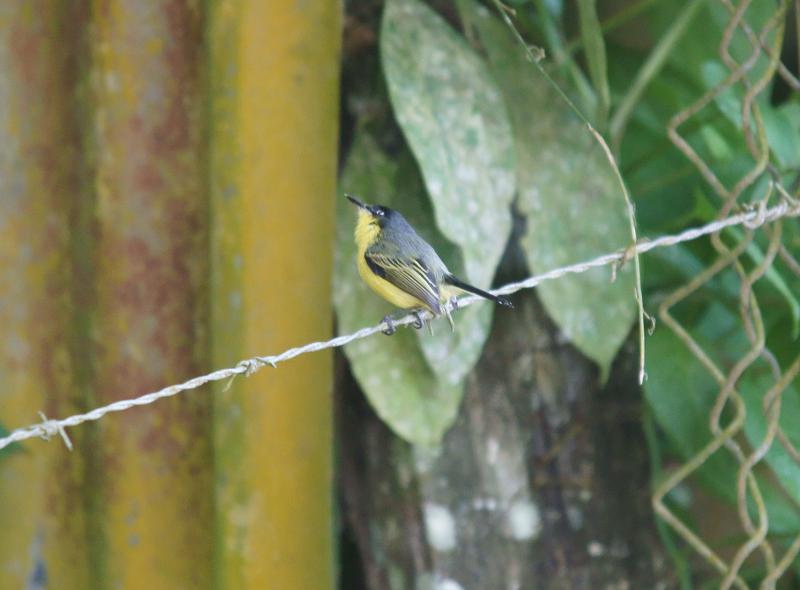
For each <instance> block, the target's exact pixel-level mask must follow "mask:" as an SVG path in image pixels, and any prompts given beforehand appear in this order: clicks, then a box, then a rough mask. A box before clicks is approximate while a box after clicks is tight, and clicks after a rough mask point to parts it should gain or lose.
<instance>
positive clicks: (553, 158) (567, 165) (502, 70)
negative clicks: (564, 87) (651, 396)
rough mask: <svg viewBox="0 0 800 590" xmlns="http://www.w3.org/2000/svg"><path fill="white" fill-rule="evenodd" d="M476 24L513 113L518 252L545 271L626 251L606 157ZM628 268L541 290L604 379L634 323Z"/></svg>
mask: <svg viewBox="0 0 800 590" xmlns="http://www.w3.org/2000/svg"><path fill="white" fill-rule="evenodd" d="M474 10H475V13H474V18H472V19H471V22H472V23H473V25H474V26H475V27H476V29H477V31H478V34H479V36H480V40H481V43H482V44H483V46H484V48H485V49H486V52H487V54H488V57H489V62H490V64H491V67H492V72H493V74H494V75H495V77H496V78H497V81H498V83H499V85H500V88H501V89H502V90H503V93H504V96H505V99H506V104H507V105H508V109H509V113H510V115H511V122H512V127H513V134H514V152H515V155H516V174H517V185H518V187H519V188H518V190H519V210H520V212H521V213H522V214H523V215H524V216H525V219H526V223H527V228H526V231H525V234H524V236H523V238H522V246H523V249H524V251H525V255H526V258H527V261H528V265H529V266H530V269H531V271H532V272H534V273H537V274H538V273H542V272H545V271H548V270H552V269H554V268H558V267H561V266H565V265H568V264H573V263H575V262H580V261H583V260H588V259H591V258H594V257H596V256H598V255H600V254H603V253H606V252H610V251H613V250H616V249H618V248H622V247H624V246H627V245H628V244H629V243H630V229H629V226H628V221H627V217H626V209H625V201H624V199H623V196H622V193H621V192H620V188H619V185H618V184H617V183H616V180H615V178H614V173H613V171H612V170H611V168H610V166H609V164H608V161H607V160H606V157H605V154H604V153H603V151H602V148H601V147H600V145H599V144H598V143H597V142H596V141H595V140H594V138H593V137H592V136H591V134H590V133H589V132H588V130H587V129H586V127H585V125H583V124H582V123H581V122H580V121H579V120H578V118H577V117H576V116H575V115H574V114H573V113H572V112H571V111H570V110H569V108H568V106H567V105H566V104H565V103H564V101H563V100H562V99H561V98H560V97H559V96H557V94H556V93H555V91H554V90H553V88H552V87H551V86H550V85H549V84H548V83H547V81H546V80H545V79H544V78H543V77H541V76H540V75H538V74H537V73H536V71H535V69H534V68H533V66H532V65H531V64H530V63H528V62H527V61H526V59H525V56H524V53H523V51H522V48H521V47H519V46H518V45H517V43H516V41H515V40H514V39H513V38H512V37H511V35H510V33H509V31H508V30H507V29H506V27H505V26H503V25H502V24H501V23H500V22H499V21H498V20H497V19H495V18H494V17H493V16H492V15H491V14H490V13H489V12H488V11H487V10H486V9H484V8H483V7H478V6H475V7H474ZM630 266H631V265H628V266H627V267H625V268H623V269H622V272H620V273H618V274H617V278H616V281H615V282H613V283H612V282H611V281H610V276H609V271H608V269H605V268H597V269H593V270H590V271H588V272H585V273H582V274H579V275H570V276H566V277H563V278H561V279H559V280H557V281H548V282H546V283H543V284H542V285H540V286H539V287H538V288H537V292H538V294H539V297H540V298H541V300H542V302H543V304H544V306H545V309H547V312H548V314H549V315H550V316H551V317H552V318H553V319H554V320H555V322H556V323H557V324H558V326H559V328H560V329H561V330H562V331H563V332H564V334H566V336H567V337H568V338H569V339H570V341H571V342H572V343H573V344H574V345H575V346H576V347H577V348H578V349H579V350H580V351H581V352H583V353H584V354H585V355H586V356H588V357H590V358H591V359H593V360H594V361H596V362H597V363H598V364H599V365H600V370H601V374H602V378H603V379H605V377H606V376H607V375H608V370H609V367H610V365H611V361H612V360H613V359H614V357H615V356H616V354H617V351H618V349H619V347H620V346H621V344H622V342H623V341H624V340H625V337H626V336H627V334H628V332H629V331H630V328H631V324H632V323H633V320H634V318H635V316H636V301H635V299H634V279H633V273H632V272H631V268H630Z"/></svg>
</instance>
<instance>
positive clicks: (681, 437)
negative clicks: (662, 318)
mask: <svg viewBox="0 0 800 590" xmlns="http://www.w3.org/2000/svg"><path fill="white" fill-rule="evenodd" d="M736 320H737V318H736V317H735V316H734V315H733V314H731V312H729V311H728V310H726V309H725V308H724V307H723V306H722V305H719V304H712V305H711V306H710V307H709V310H708V312H707V313H706V315H705V316H704V317H703V318H701V321H700V322H698V324H697V327H696V330H695V331H696V332H697V333H698V337H699V341H700V345H701V347H703V348H704V349H707V350H713V352H714V353H718V354H717V356H720V357H721V358H722V359H723V360H724V359H727V360H726V364H727V365H730V364H731V360H730V359H731V358H734V359H735V358H739V356H740V355H741V350H739V349H740V346H739V345H740V344H742V343H741V342H739V343H730V342H726V339H722V340H720V339H719V338H715V339H711V340H708V339H707V337H708V336H710V334H709V331H715V332H717V333H718V334H725V333H727V329H726V325H727V324H729V323H730V322H736ZM704 336H705V337H704ZM736 336H737V337H741V332H738V331H737V332H736ZM735 339H737V338H736V337H729V338H727V340H735ZM720 342H721V343H724V344H720ZM714 343H717V344H716V346H715V344H714ZM717 347H719V348H728V347H729V348H731V350H719V349H718V348H717ZM734 349H735V350H734ZM648 351H649V358H650V362H649V364H648V380H647V381H646V382H645V385H644V391H645V397H646V399H647V401H648V403H649V404H650V406H651V408H652V409H653V415H654V416H655V418H656V421H657V422H658V424H659V426H660V427H661V428H662V429H663V430H664V431H665V432H666V434H667V436H668V438H669V440H670V442H671V443H672V446H673V448H674V449H675V451H676V452H677V454H678V455H679V456H680V457H681V458H682V459H684V460H685V459H688V458H689V457H691V456H692V455H694V454H695V453H697V452H698V451H700V449H702V448H703V447H704V446H705V445H706V444H708V443H709V442H710V441H711V432H710V430H709V424H708V420H709V415H710V413H711V408H712V406H713V404H714V401H715V398H716V396H717V393H718V392H719V385H718V384H717V383H716V382H715V381H714V379H713V377H712V376H711V374H710V373H709V372H708V371H707V370H706V369H705V368H704V367H703V366H702V365H701V364H700V362H699V361H698V360H697V359H696V358H695V357H694V356H693V355H692V353H691V352H690V351H689V349H688V348H687V347H686V346H685V345H684V344H683V343H682V342H681V341H680V340H679V339H678V338H677V337H676V336H675V334H674V333H672V332H671V331H670V330H669V329H668V328H666V327H661V328H660V329H658V330H656V332H655V334H653V336H652V337H651V338H650V339H649V341H648ZM746 376H747V377H748V378H747V379H744V380H740V382H739V384H738V385H739V388H740V393H741V394H742V397H743V399H744V402H745V407H746V412H747V415H746V421H745V425H744V432H745V434H746V436H747V437H748V439H749V440H750V442H751V443H752V444H756V443H757V442H758V441H760V440H761V438H762V437H763V435H764V431H765V424H764V419H763V415H762V414H761V410H760V407H759V404H760V399H761V396H762V395H763V393H764V391H766V389H767V387H768V386H767V385H766V384H765V383H755V382H753V381H750V379H749V374H746ZM783 402H784V405H783V407H782V411H781V424H782V425H783V426H784V432H786V433H787V435H788V436H789V437H790V439H792V441H793V443H794V444H795V445H799V444H800V439H799V438H798V437H797V436H796V435H795V433H794V432H793V431H792V428H791V425H792V424H795V423H796V420H797V419H798V417H800V406H799V405H798V400H797V394H796V391H794V390H792V389H787V390H786V392H785V393H784V398H783ZM723 423H727V422H726V420H723ZM766 462H767V464H768V465H770V467H772V469H773V470H774V471H775V473H776V474H777V475H778V479H779V480H780V482H781V483H782V485H783V488H784V490H786V491H787V492H789V494H790V495H792V497H793V499H792V500H790V501H787V498H786V494H785V493H782V492H781V491H780V490H779V489H778V488H777V487H776V486H775V485H774V483H773V481H772V480H771V479H770V478H768V477H761V476H759V472H758V470H756V471H755V473H756V474H757V477H758V484H759V488H760V489H761V491H762V494H763V497H764V502H765V504H766V507H767V512H768V514H769V521H770V529H771V530H772V531H773V532H796V531H797V530H798V529H800V512H798V510H797V505H796V502H797V500H798V496H797V494H798V493H800V487H799V485H798V481H800V480H798V475H797V472H798V469H797V466H796V465H794V464H793V462H792V461H791V458H790V457H789V456H788V455H787V454H786V453H785V451H784V450H783V449H782V448H780V447H779V445H778V443H777V441H776V442H775V443H774V445H773V447H772V448H771V450H770V452H769V453H768V454H767V457H766ZM738 467H739V465H738V463H737V462H736V461H735V460H734V458H733V456H732V455H731V454H730V452H729V451H727V450H726V449H725V448H721V449H718V450H717V452H716V453H714V454H713V455H712V456H711V457H710V458H709V459H708V460H707V461H706V462H705V463H704V464H703V465H702V466H701V467H700V468H699V469H698V470H697V472H696V474H695V475H696V476H697V477H698V478H699V480H700V481H701V482H702V483H703V484H704V485H705V486H706V487H708V488H709V489H711V490H713V491H714V492H715V493H717V494H718V495H720V496H721V497H723V498H725V499H726V500H727V501H729V502H735V501H736V477H737V471H738ZM793 503H794V504H793ZM773 529H774V530H773Z"/></svg>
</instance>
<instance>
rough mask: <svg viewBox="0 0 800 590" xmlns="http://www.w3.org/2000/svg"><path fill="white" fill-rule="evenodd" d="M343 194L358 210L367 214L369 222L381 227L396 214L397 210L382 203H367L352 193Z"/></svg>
mask: <svg viewBox="0 0 800 590" xmlns="http://www.w3.org/2000/svg"><path fill="white" fill-rule="evenodd" d="M345 196H346V197H347V198H348V199H349V200H350V202H351V203H353V204H354V205H355V206H356V207H358V209H359V211H363V212H365V213H368V214H369V216H370V218H371V219H370V222H371V223H376V224H378V226H380V227H381V228H384V227H386V225H388V224H391V223H392V221H393V220H394V219H395V218H396V217H397V216H398V213H397V211H395V210H394V209H390V208H389V207H384V206H383V205H367V204H365V203H362V202H361V201H359V200H358V199H357V198H355V197H354V196H353V195H348V194H345Z"/></svg>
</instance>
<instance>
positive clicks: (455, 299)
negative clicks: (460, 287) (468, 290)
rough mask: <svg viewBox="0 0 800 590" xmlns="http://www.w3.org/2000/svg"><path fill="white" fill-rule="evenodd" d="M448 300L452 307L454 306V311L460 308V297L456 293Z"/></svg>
mask: <svg viewBox="0 0 800 590" xmlns="http://www.w3.org/2000/svg"><path fill="white" fill-rule="evenodd" d="M447 302H448V303H449V304H450V307H451V308H452V310H453V311H455V310H457V309H458V297H456V296H455V295H453V296H452V297H451V298H450V299H448V300H447Z"/></svg>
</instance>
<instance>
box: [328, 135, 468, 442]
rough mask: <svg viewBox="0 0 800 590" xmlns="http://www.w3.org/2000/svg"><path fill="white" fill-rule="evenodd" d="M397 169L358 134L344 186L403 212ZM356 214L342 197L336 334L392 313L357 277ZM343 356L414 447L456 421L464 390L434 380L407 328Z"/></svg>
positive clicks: (351, 348)
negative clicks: (337, 324)
mask: <svg viewBox="0 0 800 590" xmlns="http://www.w3.org/2000/svg"><path fill="white" fill-rule="evenodd" d="M397 173H398V167H397V165H396V164H395V163H394V162H392V161H391V160H389V159H388V158H387V157H386V156H385V155H384V154H383V153H382V152H381V150H380V148H379V147H378V146H377V145H376V143H375V142H374V141H373V140H372V139H371V137H370V136H369V135H368V133H366V132H363V131H362V132H359V133H358V135H357V137H356V140H355V142H354V145H353V148H352V150H351V152H350V155H349V157H348V159H347V165H346V166H345V170H344V173H343V175H342V180H341V187H342V191H347V192H351V193H354V194H357V195H359V196H361V197H362V198H364V199H365V200H369V201H373V202H380V203H382V204H385V205H388V206H390V207H393V208H397V209H400V210H402V209H404V208H405V207H403V200H402V199H401V198H398V197H396V194H397V187H396V183H397ZM355 215H356V214H355V211H354V209H353V206H352V205H350V203H349V202H348V201H347V200H346V199H344V198H343V197H340V198H339V199H338V201H337V210H336V254H335V265H334V269H335V273H334V277H335V278H334V285H333V287H334V291H333V295H334V305H335V307H336V313H337V317H338V320H339V331H340V332H341V333H347V332H351V331H354V330H356V329H358V328H361V327H363V326H365V325H369V324H374V323H376V322H377V321H378V320H380V319H381V318H382V317H383V316H384V315H386V314H387V313H390V312H392V311H394V310H393V309H392V308H391V307H390V306H389V305H388V304H387V303H385V302H383V300H382V299H380V298H379V297H378V296H377V295H375V294H374V293H372V291H370V290H369V288H368V287H367V286H366V285H365V284H364V283H363V282H362V281H361V279H360V278H359V276H358V273H357V271H356V264H355V253H356V249H355V244H354V243H353V227H354V224H355ZM443 327H444V326H443ZM345 354H346V355H347V357H348V359H349V360H350V365H351V367H352V369H353V374H354V375H355V377H356V379H357V380H358V382H359V384H360V385H361V388H362V389H363V390H364V393H365V394H366V396H367V398H368V399H369V402H370V404H371V405H372V407H373V408H375V411H376V412H377V413H378V415H379V416H380V417H381V419H383V420H384V421H385V422H386V423H387V424H388V425H389V426H390V427H391V428H392V430H394V431H395V432H396V433H397V434H398V435H400V436H401V437H403V438H404V439H406V440H408V441H409V442H412V443H415V444H419V445H425V446H430V445H435V444H436V443H438V441H439V440H440V439H441V436H442V434H443V433H444V431H445V430H446V429H447V428H448V427H449V426H450V424H452V422H453V420H454V419H455V416H456V413H457V411H458V405H459V402H460V400H461V396H462V393H463V387H462V386H461V385H460V384H447V383H446V382H444V381H443V380H441V379H439V378H437V375H436V374H435V373H434V372H433V371H432V370H431V369H430V366H429V365H428V364H427V363H426V361H425V359H424V357H423V355H422V353H421V352H420V349H419V346H418V344H417V338H416V336H415V335H414V334H413V333H412V332H411V331H410V330H409V329H405V328H400V329H398V331H397V333H395V334H394V335H393V336H391V337H385V336H374V337H372V338H367V339H363V340H358V341H356V342H353V343H351V344H349V345H348V346H346V347H345Z"/></svg>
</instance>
